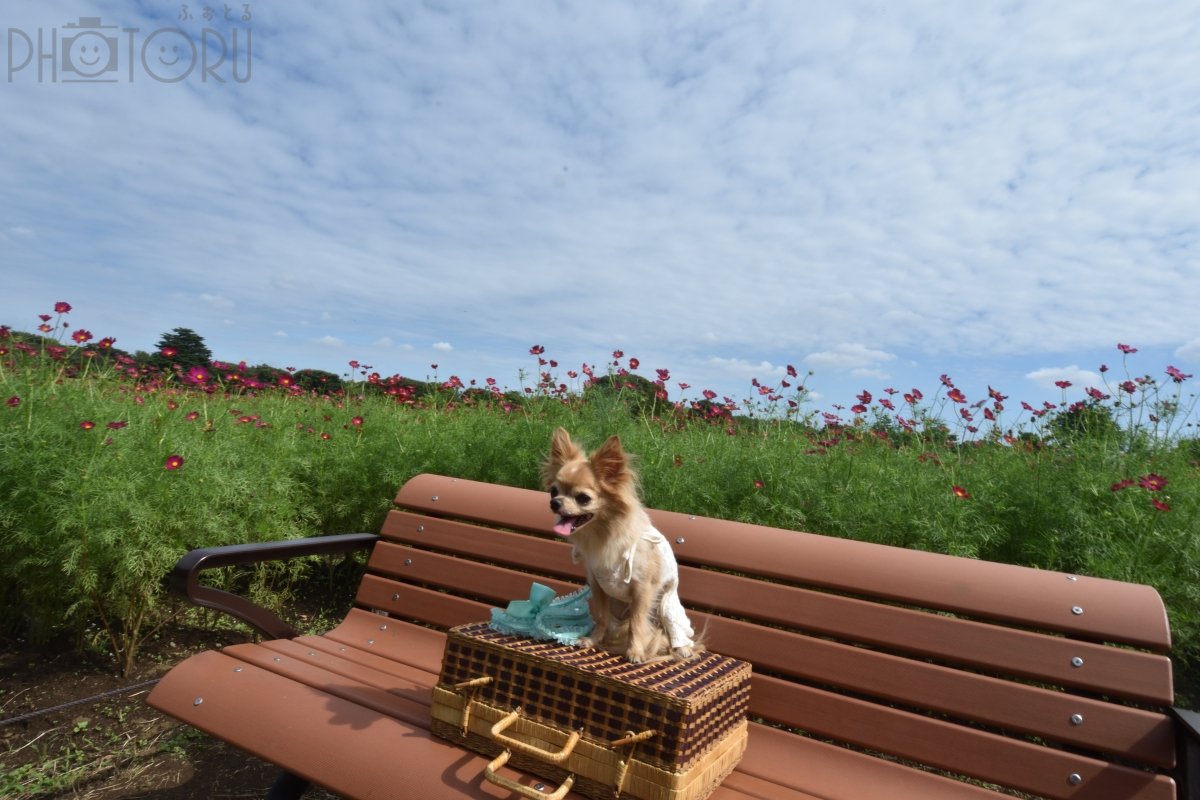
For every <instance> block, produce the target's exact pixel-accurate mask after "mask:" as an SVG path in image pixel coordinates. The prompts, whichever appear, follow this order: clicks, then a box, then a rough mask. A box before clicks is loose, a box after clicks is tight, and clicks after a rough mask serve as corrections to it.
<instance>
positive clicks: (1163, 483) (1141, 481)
mask: <svg viewBox="0 0 1200 800" xmlns="http://www.w3.org/2000/svg"><path fill="white" fill-rule="evenodd" d="M1138 486H1140V487H1142V488H1143V489H1146V490H1147V491H1151V492H1161V491H1162V490H1163V489H1165V488H1167V479H1166V478H1164V477H1163V476H1162V475H1158V474H1156V473H1153V472H1151V473H1150V474H1149V475H1143V476H1142V477H1141V478H1138Z"/></svg>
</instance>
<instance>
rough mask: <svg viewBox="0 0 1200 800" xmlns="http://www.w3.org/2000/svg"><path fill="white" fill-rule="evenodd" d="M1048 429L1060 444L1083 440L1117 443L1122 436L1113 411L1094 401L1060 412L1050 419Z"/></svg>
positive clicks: (1076, 404) (1075, 405) (1078, 404)
mask: <svg viewBox="0 0 1200 800" xmlns="http://www.w3.org/2000/svg"><path fill="white" fill-rule="evenodd" d="M1047 427H1048V428H1049V429H1050V434H1051V436H1052V437H1053V439H1054V441H1055V442H1058V443H1059V444H1070V443H1072V442H1078V441H1080V440H1082V439H1090V440H1093V441H1115V440H1116V439H1118V438H1119V437H1120V435H1121V427H1120V426H1119V425H1118V424H1117V421H1116V420H1115V419H1113V415H1112V410H1111V409H1109V408H1108V407H1107V406H1103V405H1101V404H1100V403H1098V402H1096V401H1094V400H1093V401H1088V402H1085V403H1075V404H1074V405H1072V406H1070V407H1068V408H1066V409H1063V410H1062V411H1059V412H1058V413H1057V414H1055V415H1054V416H1052V417H1051V418H1050V421H1049V422H1048V424H1047Z"/></svg>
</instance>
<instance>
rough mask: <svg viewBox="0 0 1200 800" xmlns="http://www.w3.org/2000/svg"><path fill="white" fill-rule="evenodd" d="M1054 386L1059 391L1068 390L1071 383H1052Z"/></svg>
mask: <svg viewBox="0 0 1200 800" xmlns="http://www.w3.org/2000/svg"><path fill="white" fill-rule="evenodd" d="M1054 385H1055V386H1057V387H1058V388H1060V389H1069V388H1071V382H1070V381H1055V382H1054Z"/></svg>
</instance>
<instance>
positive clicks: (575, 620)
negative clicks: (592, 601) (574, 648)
mask: <svg viewBox="0 0 1200 800" xmlns="http://www.w3.org/2000/svg"><path fill="white" fill-rule="evenodd" d="M591 594H592V590H591V588H590V587H587V586H584V587H583V588H582V589H579V590H577V591H574V592H571V593H570V594H565V595H563V596H562V597H555V596H554V590H553V589H551V588H550V587H549V586H543V585H542V584H540V583H534V584H533V586H532V587H530V590H529V599H528V600H513V601H512V602H511V603H509V604H508V607H507V608H505V609H499V608H493V609H492V620H491V622H490V623H489V626H490V627H491V629H492V630H494V631H496V632H497V633H507V634H510V635H512V636H528V637H530V638H532V639H548V640H552V641H556V642H559V643H560V644H578V642H579V639H581V638H582V637H584V636H587V635H588V634H589V633H591V631H592V628H593V627H595V624H596V623H595V622H594V621H593V620H592V614H591V612H590V611H589V610H588V598H589V597H591Z"/></svg>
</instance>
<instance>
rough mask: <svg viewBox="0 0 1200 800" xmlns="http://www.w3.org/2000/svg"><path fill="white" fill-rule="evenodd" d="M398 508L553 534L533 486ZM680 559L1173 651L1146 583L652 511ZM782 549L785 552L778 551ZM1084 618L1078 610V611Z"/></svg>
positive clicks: (444, 491)
mask: <svg viewBox="0 0 1200 800" xmlns="http://www.w3.org/2000/svg"><path fill="white" fill-rule="evenodd" d="M396 501H397V504H398V505H401V506H404V507H406V508H409V509H413V510H418V511H423V512H426V513H429V514H433V515H436V516H448V517H457V518H461V519H467V520H473V521H476V522H484V523H486V524H493V525H497V526H500V527H508V528H515V529H519V530H527V531H535V532H541V533H547V532H549V528H550V525H551V523H552V517H551V513H550V511H549V508H548V506H547V502H546V495H545V493H543V492H537V491H533V490H530V489H519V488H514V487H507V486H497V485H493V484H487V483H480V482H477V481H469V480H465V479H461V478H445V477H441V476H436V475H418V476H416V477H414V478H412V479H410V480H409V481H408V482H407V483H406V484H405V485H404V486H403V487H402V488H401V490H400V491H399V493H398V494H397V496H396ZM650 515H651V518H652V519H653V520H654V523H655V525H656V526H657V527H658V528H659V530H661V531H663V533H665V534H666V535H667V536H668V538H669V539H671V540H672V541H673V542H675V541H676V540H677V539H679V538H682V539H683V540H684V543H683V544H676V545H675V551H676V555H677V556H678V557H679V559H680V560H681V561H683V562H687V563H692V564H701V565H704V566H709V567H713V568H717V569H724V570H732V571H734V572H746V573H750V574H754V575H762V576H765V577H768V578H775V579H779V580H783V581H797V582H800V583H807V584H811V585H813V586H819V587H822V588H825V589H830V590H833V591H838V592H846V593H850V594H862V595H869V596H872V597H878V598H882V599H886V600H894V601H897V602H901V603H909V604H913V605H919V606H923V607H926V608H933V609H939V610H943V611H950V612H952V613H957V614H963V615H966V616H977V617H981V618H985V619H998V620H1003V621H1006V622H1012V623H1014V624H1017V625H1025V626H1030V627H1038V628H1044V629H1046V630H1053V631H1058V632H1061V633H1065V634H1068V635H1072V636H1077V637H1081V638H1087V639H1091V640H1099V641H1103V642H1114V643H1117V644H1125V645H1129V646H1133V647H1142V648H1145V649H1148V650H1152V651H1155V652H1160V653H1165V652H1167V651H1169V650H1170V646H1171V636H1170V628H1169V625H1168V621H1167V616H1166V609H1165V608H1164V606H1163V604H1162V600H1161V598H1159V596H1158V594H1157V592H1155V591H1154V590H1153V589H1152V588H1150V587H1147V586H1139V585H1135V584H1128V583H1121V582H1119V581H1110V580H1104V579H1101V578H1088V577H1077V578H1076V579H1075V580H1070V579H1069V577H1068V576H1066V575H1062V574H1059V573H1050V572H1043V571H1041V570H1035V569H1030V568H1027V567H1018V566H1013V565H1010V564H998V563H993V562H986V561H971V560H967V559H962V558H956V557H952V556H946V555H942V554H939V553H926V552H920V551H915V550H906V549H903V548H898V547H890V546H886V545H878V544H871V543H867V542H858V541H852V540H848V539H838V538H834V537H828V536H819V535H817V534H811V533H801V532H796V531H785V530H781V529H772V528H765V527H762V526H757V525H750V524H747V523H740V522H732V521H727V520H716V519H708V518H704V517H696V516H692V515H686V514H680V513H677V512H670V511H651V512H650ZM784 543H786V546H783V545H784ZM1077 608H1078V609H1081V611H1082V613H1075V611H1074V609H1077Z"/></svg>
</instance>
